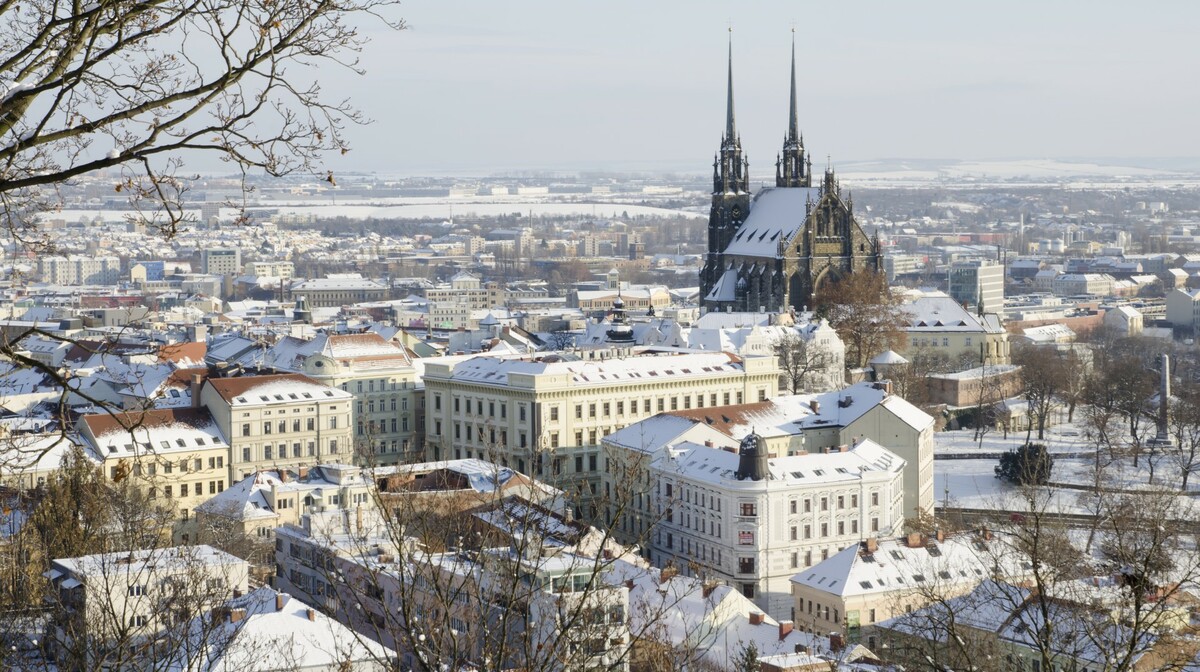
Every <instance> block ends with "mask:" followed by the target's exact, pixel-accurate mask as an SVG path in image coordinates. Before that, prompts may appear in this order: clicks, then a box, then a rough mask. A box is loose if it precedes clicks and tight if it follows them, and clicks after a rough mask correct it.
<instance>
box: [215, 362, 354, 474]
mask: <svg viewBox="0 0 1200 672" xmlns="http://www.w3.org/2000/svg"><path fill="white" fill-rule="evenodd" d="M199 398H200V403H201V404H202V405H203V406H204V407H205V408H207V409H208V410H209V412H210V413H211V414H212V417H213V419H214V420H215V421H216V423H217V427H219V428H220V431H221V434H222V435H223V436H225V437H226V438H227V440H228V441H229V447H230V455H229V472H228V473H229V480H230V482H232V481H234V480H242V479H244V478H246V477H247V476H249V475H250V474H252V473H254V472H256V471H259V470H262V469H275V468H278V467H280V466H298V465H314V464H319V463H323V462H336V461H341V460H346V459H349V458H350V457H351V456H352V455H353V445H354V444H353V441H354V433H353V426H354V395H353V394H351V393H349V392H346V391H345V390H342V389H340V388H337V387H330V386H328V385H323V384H321V383H320V382H318V381H316V380H314V379H312V378H310V377H308V376H305V375H302V374H298V373H285V374H275V375H267V376H245V377H241V378H208V379H206V380H205V381H204V384H203V387H201V388H200V395H199Z"/></svg>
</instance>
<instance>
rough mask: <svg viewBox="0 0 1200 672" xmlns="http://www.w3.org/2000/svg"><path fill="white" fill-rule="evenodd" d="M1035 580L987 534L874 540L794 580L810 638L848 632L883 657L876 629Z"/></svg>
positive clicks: (797, 608) (799, 614)
mask: <svg viewBox="0 0 1200 672" xmlns="http://www.w3.org/2000/svg"><path fill="white" fill-rule="evenodd" d="M1027 573H1028V570H1027V569H1026V568H1023V567H1022V565H1021V562H1020V560H1019V555H1018V554H1017V553H1015V552H1014V551H1013V550H1012V549H1011V548H1010V547H1009V546H1008V544H1007V542H1005V541H1003V540H1000V539H994V538H993V536H992V534H991V533H990V532H987V531H986V530H985V531H981V532H978V533H975V532H970V533H963V534H961V535H955V536H945V535H943V534H941V533H938V534H937V535H935V536H929V537H927V536H924V535H921V534H919V533H914V534H909V535H906V536H902V537H886V536H884V535H872V536H870V537H868V538H867V539H866V540H865V541H861V542H855V543H853V544H852V545H849V546H846V548H844V549H843V550H841V551H839V552H838V553H836V554H834V555H832V556H830V557H829V558H828V559H827V560H825V561H823V562H820V563H817V564H816V565H814V566H812V567H810V568H808V569H806V570H804V571H802V572H798V573H796V574H795V575H794V576H793V577H792V579H791V583H792V597H793V598H794V603H793V614H794V616H793V618H794V619H795V621H796V624H797V627H798V628H800V629H802V630H805V631H807V632H814V633H825V632H844V634H845V635H846V636H847V638H848V639H849V641H851V642H862V643H864V644H865V645H866V646H867V648H868V649H871V650H876V644H877V643H878V642H877V641H876V639H875V637H874V635H873V633H872V629H873V626H874V625H875V624H877V623H880V622H883V621H886V620H888V619H890V618H893V617H895V616H898V615H900V614H904V613H906V612H909V611H912V610H914V609H921V608H923V607H924V606H926V605H927V604H928V603H929V602H930V601H931V600H933V599H938V598H951V597H956V596H958V595H962V594H964V593H967V592H970V591H971V590H972V589H974V588H975V586H977V585H979V583H980V582H982V581H984V580H986V579H994V578H1000V577H1003V578H1008V579H1012V580H1019V579H1021V578H1022V577H1024V576H1025V575H1026V574H1027Z"/></svg>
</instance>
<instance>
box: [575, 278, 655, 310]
mask: <svg viewBox="0 0 1200 672" xmlns="http://www.w3.org/2000/svg"><path fill="white" fill-rule="evenodd" d="M618 296H620V297H621V301H623V302H624V304H625V310H627V311H630V312H635V313H644V312H646V311H648V310H650V308H654V312H655V313H661V312H662V311H664V310H666V309H667V308H669V307H670V306H671V293H670V292H669V291H668V290H667V288H666V287H661V286H655V285H633V286H626V287H622V288H620V289H617V288H616V287H609V288H608V289H588V290H579V291H578V292H576V294H575V305H574V306H573V307H575V308H578V309H579V310H581V311H583V313H584V314H585V315H588V314H591V313H598V312H604V311H607V310H608V309H610V308H612V306H613V301H615V300H616V299H617V297H618Z"/></svg>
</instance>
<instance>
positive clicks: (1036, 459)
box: [996, 443, 1054, 485]
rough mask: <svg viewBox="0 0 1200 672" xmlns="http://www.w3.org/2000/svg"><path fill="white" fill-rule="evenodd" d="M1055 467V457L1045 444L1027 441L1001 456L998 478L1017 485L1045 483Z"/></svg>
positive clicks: (997, 472)
mask: <svg viewBox="0 0 1200 672" xmlns="http://www.w3.org/2000/svg"><path fill="white" fill-rule="evenodd" d="M1053 469H1054V458H1053V457H1052V456H1051V455H1050V451H1049V450H1047V449H1046V446H1045V444H1041V443H1027V444H1025V445H1023V446H1021V447H1020V448H1017V449H1015V450H1010V451H1008V452H1007V453H1004V454H1003V455H1001V456H1000V464H999V466H997V467H996V478H1000V479H1003V480H1005V481H1008V482H1009V483H1014V484H1016V485H1045V484H1046V483H1047V482H1048V481H1049V480H1050V472H1051V471H1052V470H1053Z"/></svg>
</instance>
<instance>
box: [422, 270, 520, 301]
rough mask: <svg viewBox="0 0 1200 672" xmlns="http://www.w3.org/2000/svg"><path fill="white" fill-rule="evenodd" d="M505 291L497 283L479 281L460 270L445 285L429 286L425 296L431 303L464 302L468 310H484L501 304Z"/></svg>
mask: <svg viewBox="0 0 1200 672" xmlns="http://www.w3.org/2000/svg"><path fill="white" fill-rule="evenodd" d="M505 295H506V292H505V291H504V289H503V288H501V287H500V285H499V284H498V283H495V282H488V283H483V282H480V280H479V278H478V277H477V276H475V275H472V274H470V273H467V272H466V271H460V272H458V273H456V274H455V275H454V276H453V277H451V278H450V283H449V284H448V285H446V286H438V287H430V288H429V289H426V290H425V298H426V299H428V300H429V302H430V303H431V304H440V303H454V304H466V306H467V308H468V309H469V310H486V309H488V308H496V307H500V306H503V305H504V303H505Z"/></svg>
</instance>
